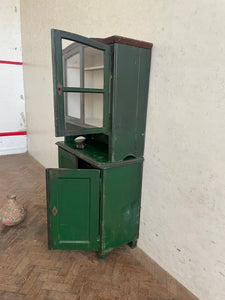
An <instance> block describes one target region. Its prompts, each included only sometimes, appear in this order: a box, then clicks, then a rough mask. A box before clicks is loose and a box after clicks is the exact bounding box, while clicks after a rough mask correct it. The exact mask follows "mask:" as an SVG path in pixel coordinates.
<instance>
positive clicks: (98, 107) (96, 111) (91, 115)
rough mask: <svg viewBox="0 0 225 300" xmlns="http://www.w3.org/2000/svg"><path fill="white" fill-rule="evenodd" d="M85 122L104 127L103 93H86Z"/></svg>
mask: <svg viewBox="0 0 225 300" xmlns="http://www.w3.org/2000/svg"><path fill="white" fill-rule="evenodd" d="M84 111H85V114H84V115H85V118H84V122H85V124H88V125H91V126H94V127H103V94H88V93H85V95H84Z"/></svg>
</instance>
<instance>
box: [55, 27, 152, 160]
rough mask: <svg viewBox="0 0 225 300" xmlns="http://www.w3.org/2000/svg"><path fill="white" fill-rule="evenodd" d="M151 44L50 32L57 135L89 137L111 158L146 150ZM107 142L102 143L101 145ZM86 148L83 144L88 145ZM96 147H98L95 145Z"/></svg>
mask: <svg viewBox="0 0 225 300" xmlns="http://www.w3.org/2000/svg"><path fill="white" fill-rule="evenodd" d="M151 48H152V44H151V43H148V42H143V41H138V40H133V39H129V38H123V37H119V36H112V37H109V38H105V39H99V38H92V39H89V38H86V37H83V36H80V35H77V34H73V33H69V32H65V31H60V30H55V29H53V30H52V58H53V87H54V105H55V108H54V109H55V130H56V136H65V142H70V145H71V147H75V145H73V140H74V137H76V136H78V135H85V136H86V137H87V140H86V146H87V148H88V146H89V145H90V144H91V143H92V145H93V141H94V146H93V148H91V149H89V148H88V149H87V150H88V151H89V150H90V151H89V152H90V153H91V152H92V153H94V154H93V155H95V154H96V153H97V152H98V151H100V150H99V149H106V150H104V151H105V152H106V153H104V157H107V160H108V161H111V162H113V161H121V160H124V159H128V158H130V157H141V156H143V151H144V141H145V125H146V115H147V102H148V88H149V74H150V62H151ZM102 144H103V146H102ZM86 146H85V147H86ZM96 147H97V148H98V149H96Z"/></svg>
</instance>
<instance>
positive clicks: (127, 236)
mask: <svg viewBox="0 0 225 300" xmlns="http://www.w3.org/2000/svg"><path fill="white" fill-rule="evenodd" d="M141 181H142V162H141V161H139V162H134V163H132V164H130V165H125V164H124V165H121V166H118V167H116V168H110V169H107V170H103V171H102V189H103V190H102V197H101V210H100V211H101V213H100V216H101V225H100V235H101V241H100V242H101V248H100V252H101V253H106V252H108V251H111V250H112V249H114V248H116V247H119V246H121V245H123V244H127V243H128V242H131V241H134V240H136V239H137V238H138V232H139V218H140V199H141Z"/></svg>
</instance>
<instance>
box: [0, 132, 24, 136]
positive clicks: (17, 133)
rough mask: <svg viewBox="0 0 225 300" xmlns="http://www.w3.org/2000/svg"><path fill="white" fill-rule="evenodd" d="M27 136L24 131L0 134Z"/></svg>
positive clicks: (1, 133)
mask: <svg viewBox="0 0 225 300" xmlns="http://www.w3.org/2000/svg"><path fill="white" fill-rule="evenodd" d="M14 135H27V132H26V131H16V132H0V136H14Z"/></svg>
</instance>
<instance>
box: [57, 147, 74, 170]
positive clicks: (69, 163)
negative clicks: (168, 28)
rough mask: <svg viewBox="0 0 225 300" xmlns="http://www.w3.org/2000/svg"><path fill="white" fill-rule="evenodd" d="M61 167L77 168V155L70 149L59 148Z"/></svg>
mask: <svg viewBox="0 0 225 300" xmlns="http://www.w3.org/2000/svg"><path fill="white" fill-rule="evenodd" d="M58 159H59V168H64V169H77V157H76V156H75V155H73V154H71V153H70V152H68V151H65V150H63V149H61V148H58Z"/></svg>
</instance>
